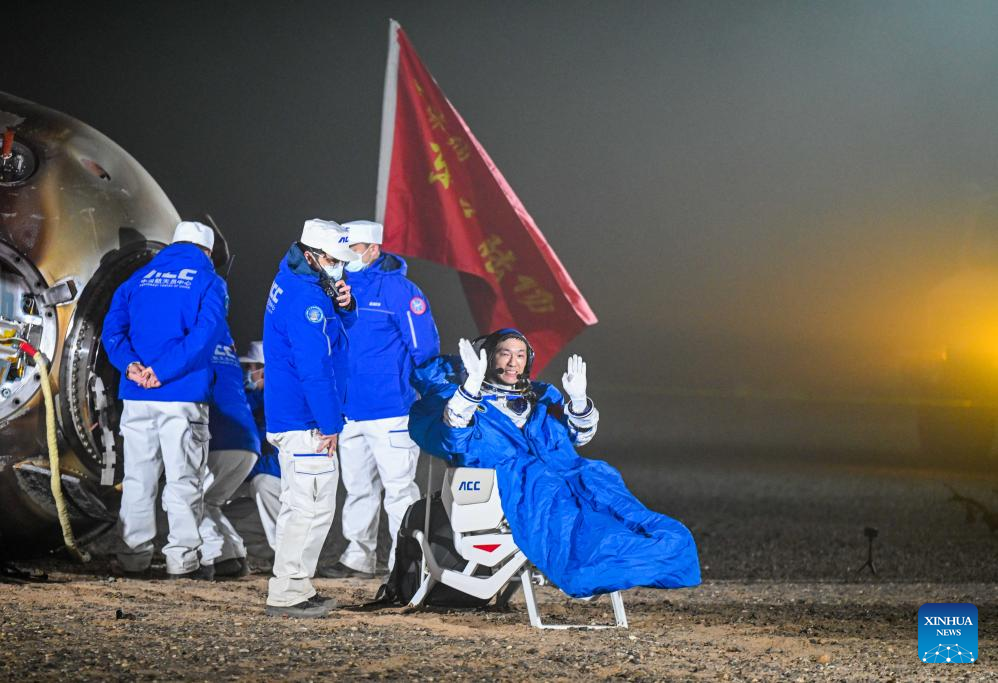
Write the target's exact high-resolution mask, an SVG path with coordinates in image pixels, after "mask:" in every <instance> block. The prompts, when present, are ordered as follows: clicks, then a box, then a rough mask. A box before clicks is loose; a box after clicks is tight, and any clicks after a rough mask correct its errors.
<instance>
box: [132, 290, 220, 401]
mask: <svg viewBox="0 0 998 683" xmlns="http://www.w3.org/2000/svg"><path fill="white" fill-rule="evenodd" d="M225 300H226V293H225V283H224V282H222V278H220V277H218V276H213V279H212V282H211V284H210V285H209V286H208V288H207V289H206V290H205V293H204V295H203V296H202V297H201V304H200V307H199V308H198V314H197V318H196V319H195V322H194V326H193V328H192V329H191V330H190V332H188V334H187V335H186V336H185V337H184V340H183V341H182V342H180V343H179V344H177V345H176V346H174V347H173V348H171V349H170V350H169V351H168V352H167V353H166V354H165V355H163V356H161V357H159V358H157V359H156V360H155V361H153V362H152V363H150V365H151V366H152V369H153V371H155V373H156V377H157V378H159V381H160V382H162V383H163V384H166V383H167V382H170V381H172V380H175V379H177V378H178V377H182V376H184V375H186V374H187V373H189V372H191V371H193V370H199V369H201V368H203V367H206V366H207V365H208V363H209V362H210V361H211V353H212V351H213V350H214V349H215V344H217V343H218V342H219V340H220V339H221V338H222V335H224V334H225V330H226V324H225Z"/></svg>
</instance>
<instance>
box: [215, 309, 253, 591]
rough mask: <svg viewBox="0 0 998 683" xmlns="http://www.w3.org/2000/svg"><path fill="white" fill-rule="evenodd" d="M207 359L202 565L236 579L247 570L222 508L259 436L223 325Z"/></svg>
mask: <svg viewBox="0 0 998 683" xmlns="http://www.w3.org/2000/svg"><path fill="white" fill-rule="evenodd" d="M226 327H227V326H226ZM211 363H212V368H213V369H214V371H215V382H214V384H213V386H212V392H211V393H212V401H211V415H210V418H211V419H210V420H209V421H208V425H209V427H210V430H211V442H210V444H209V446H208V471H207V474H206V475H205V480H204V506H205V511H204V518H203V519H202V520H201V526H200V532H201V539H202V546H201V564H202V565H207V564H213V565H214V569H215V571H214V574H215V578H220V577H239V576H245V575H246V574H248V573H249V565H248V564H247V562H246V546H245V545H244V543H243V539H242V537H241V536H240V534H239V533H238V531H236V528H235V527H234V526H233V524H232V522H231V521H230V520H229V518H228V517H227V516H226V515H225V513H224V512H223V511H222V506H223V505H225V504H226V503H228V502H229V500H231V499H232V498H233V496H234V495H235V492H236V490H237V489H238V488H239V486H240V485H241V484H242V483H243V481H244V480H245V479H246V476H247V474H248V473H249V471H250V470H251V469H252V468H253V466H254V463H256V460H257V458H258V457H259V454H260V435H259V433H258V432H257V429H256V423H255V422H254V420H253V414H252V413H251V412H250V407H249V403H248V402H247V401H246V394H245V393H244V392H243V372H242V368H241V366H240V364H239V357H238V356H237V354H236V346H235V343H234V342H233V341H232V336H231V334H230V332H229V331H228V329H226V332H225V337H224V338H223V339H222V341H221V342H219V343H218V344H217V345H216V346H215V352H214V354H213V355H212V360H211Z"/></svg>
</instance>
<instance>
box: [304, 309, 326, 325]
mask: <svg viewBox="0 0 998 683" xmlns="http://www.w3.org/2000/svg"><path fill="white" fill-rule="evenodd" d="M325 317H326V316H325V315H323V313H322V309H321V308H319V307H318V306H309V307H308V308H306V309H305V318H306V319H307V320H308V321H309V322H310V323H320V322H322V320H323V318H325Z"/></svg>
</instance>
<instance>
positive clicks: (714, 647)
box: [0, 416, 998, 681]
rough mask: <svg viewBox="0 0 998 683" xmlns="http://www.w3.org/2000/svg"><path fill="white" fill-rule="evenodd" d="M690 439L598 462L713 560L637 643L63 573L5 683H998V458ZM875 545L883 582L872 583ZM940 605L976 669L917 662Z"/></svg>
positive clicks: (335, 590) (587, 614)
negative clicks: (963, 628)
mask: <svg viewBox="0 0 998 683" xmlns="http://www.w3.org/2000/svg"><path fill="white" fill-rule="evenodd" d="M749 417H751V416H749ZM729 426H730V425H729ZM721 427H723V425H722V426H721ZM730 428H731V429H732V430H735V427H734V426H730ZM735 431H736V430H735ZM832 431H834V428H833V429H832ZM611 434H612V433H611ZM682 436H683V438H681V439H665V440H662V441H661V442H658V443H656V442H655V441H654V440H653V439H649V438H645V437H644V436H642V435H637V437H636V438H635V439H634V440H633V441H631V442H627V441H626V440H625V439H624V438H623V437H620V438H616V439H608V441H612V442H613V443H614V444H615V446H614V447H613V448H607V449H606V450H605V451H602V452H600V453H599V455H600V456H601V457H605V458H606V459H608V460H610V461H611V462H613V463H614V464H615V465H616V466H618V467H619V468H620V469H621V471H622V472H623V474H624V476H625V479H626V480H627V481H628V482H630V484H631V487H632V489H633V491H634V492H635V494H636V495H638V497H639V498H641V499H642V500H643V501H645V502H646V504H648V505H649V506H650V507H653V508H654V509H658V510H660V511H662V512H665V513H668V514H671V515H673V516H675V517H677V518H679V519H681V520H683V521H684V522H685V523H687V524H688V525H689V527H690V528H691V530H692V531H693V534H694V536H695V537H696V539H697V542H698V545H699V549H700V557H701V564H702V568H703V576H704V582H703V584H702V585H701V586H699V587H697V588H691V589H684V590H677V591H656V590H650V589H637V590H632V591H628V592H626V593H625V594H624V600H625V604H626V607H627V614H628V619H629V621H630V628H629V629H627V630H581V631H577V630H572V631H544V632H538V631H536V630H534V629H531V628H530V626H529V625H528V622H527V615H526V610H525V609H524V606H523V603H522V599H521V598H520V596H517V598H515V599H514V601H513V603H512V609H511V611H508V612H500V611H495V610H484V611H474V610H473V611H458V610H451V611H446V610H429V611H423V612H417V613H411V614H407V613H404V612H403V610H402V609H401V608H388V609H380V610H375V611H364V610H359V609H356V608H355V607H356V606H359V605H362V604H363V603H365V602H367V601H369V600H371V599H372V598H373V596H374V593H375V592H376V590H377V587H378V585H379V581H377V580H370V581H361V580H357V579H344V580H334V579H317V586H318V587H319V590H320V591H321V592H322V593H324V594H326V595H331V596H333V597H335V598H336V599H337V601H338V602H339V603H340V605H341V607H342V608H341V609H339V610H336V611H334V612H333V613H332V614H331V615H330V616H329V617H328V618H326V619H323V620H308V621H297V620H290V619H286V618H268V617H266V616H264V614H263V601H264V596H265V591H266V578H267V577H266V575H265V574H264V573H257V574H252V575H250V576H247V577H245V578H242V579H239V580H236V581H228V582H215V583H202V582H192V581H167V580H165V577H163V576H162V574H161V573H160V574H158V575H157V576H158V578H153V579H152V580H146V581H137V580H131V579H121V578H114V577H112V576H110V573H109V566H108V560H107V558H106V557H97V558H95V559H94V560H93V561H92V562H91V563H90V564H88V565H82V566H81V565H76V564H73V563H71V562H68V561H67V560H65V559H63V558H61V557H60V556H58V555H53V556H49V557H42V558H39V559H36V560H31V561H25V562H20V563H19V565H18V566H19V567H20V568H21V569H23V570H25V571H27V572H29V573H32V574H33V578H34V579H37V580H28V581H16V582H7V583H3V584H0V643H2V644H0V648H2V652H3V657H2V658H0V678H3V679H4V680H19V681H21V680H51V679H56V678H58V679H71V680H98V679H99V680H213V681H214V680H237V679H243V680H255V679H288V680H320V679H357V678H374V679H391V680H398V679H427V680H434V679H435V680H440V679H448V680H450V679H454V680H526V679H535V680H536V679H554V680H570V679H574V680H590V679H608V678H624V679H633V680H737V681H754V680H757V681H771V680H787V681H810V680H835V681H839V680H846V681H868V680H919V681H921V680H967V681H981V680H998V663H996V662H998V561H996V560H998V531H993V530H992V529H991V528H990V527H989V525H988V524H989V521H993V520H994V519H995V518H996V517H995V512H996V511H998V477H996V475H995V468H994V462H995V461H994V459H993V458H992V459H990V460H984V461H967V460H966V459H964V460H959V459H954V460H953V461H951V462H939V461H938V460H934V459H926V458H924V457H918V456H914V455H912V454H911V452H910V451H905V450H904V449H892V448H882V449H877V448H872V449H871V448H865V449H863V448H854V447H852V446H850V444H849V443H841V442H836V441H835V440H834V439H830V438H824V437H822V438H821V439H818V440H819V441H821V442H822V443H824V444H826V445H825V446H822V445H821V444H814V445H808V444H804V445H803V446H801V445H799V444H798V445H796V446H794V447H789V446H787V445H785V444H784V445H780V444H774V445H772V446H770V447H763V446H761V445H760V444H753V443H744V442H743V443H736V442H735V441H737V440H736V439H735V440H733V443H731V444H724V443H716V442H715V443H711V444H706V443H703V442H698V441H697V440H696V439H695V438H693V437H695V434H693V435H691V434H685V435H682ZM733 436H735V437H737V436H738V435H737V434H733ZM828 443H831V444H832V445H831V446H828V445H827V444H828ZM589 448H590V449H592V448H593V447H589ZM588 454H589V455H594V456H595V455H596V453H588ZM954 493H956V494H957V495H959V496H962V497H964V499H969V500H973V501H975V503H974V504H973V505H971V504H968V503H966V502H961V500H954ZM868 527H869V528H876V529H877V530H878V535H877V537H876V539H875V540H874V544H873V560H874V564H875V565H876V568H877V570H878V573H877V574H876V575H874V574H873V573H872V572H871V571H870V570H869V569H868V568H867V569H862V570H860V567H861V566H862V565H863V564H864V562H865V561H866V559H867V554H868V550H869V549H868V540H867V538H866V536H864V533H863V532H864V529H865V528H868ZM43 574H44V578H45V580H40V579H42V575H43ZM539 598H540V600H541V611H542V614H543V615H544V617H545V618H546V619H547V620H548V621H550V622H551V623H582V624H599V623H608V621H609V620H610V619H611V618H612V613H611V611H610V605H609V601H608V600H606V599H600V600H596V601H593V602H579V601H574V600H570V599H568V598H566V597H565V596H564V595H563V594H561V593H560V592H559V591H557V590H556V589H554V588H552V587H549V586H548V587H544V588H542V589H541V590H540V591H539ZM926 602H972V603H974V604H975V605H976V606H977V607H978V610H979V618H980V624H979V628H980V643H979V650H980V653H979V659H978V661H977V662H975V663H974V664H961V665H955V664H923V663H921V662H920V661H919V659H918V656H917V652H916V650H917V626H916V614H917V610H918V608H919V606H920V605H921V604H923V603H926Z"/></svg>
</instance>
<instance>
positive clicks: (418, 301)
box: [409, 296, 426, 315]
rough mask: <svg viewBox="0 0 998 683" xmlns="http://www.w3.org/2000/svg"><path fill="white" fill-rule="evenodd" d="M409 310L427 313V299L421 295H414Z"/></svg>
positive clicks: (419, 313)
mask: <svg viewBox="0 0 998 683" xmlns="http://www.w3.org/2000/svg"><path fill="white" fill-rule="evenodd" d="M409 310H410V311H412V312H413V313H415V314H416V315H423V314H424V313H426V299H424V298H423V297H421V296H414V297H412V299H410V301H409Z"/></svg>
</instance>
